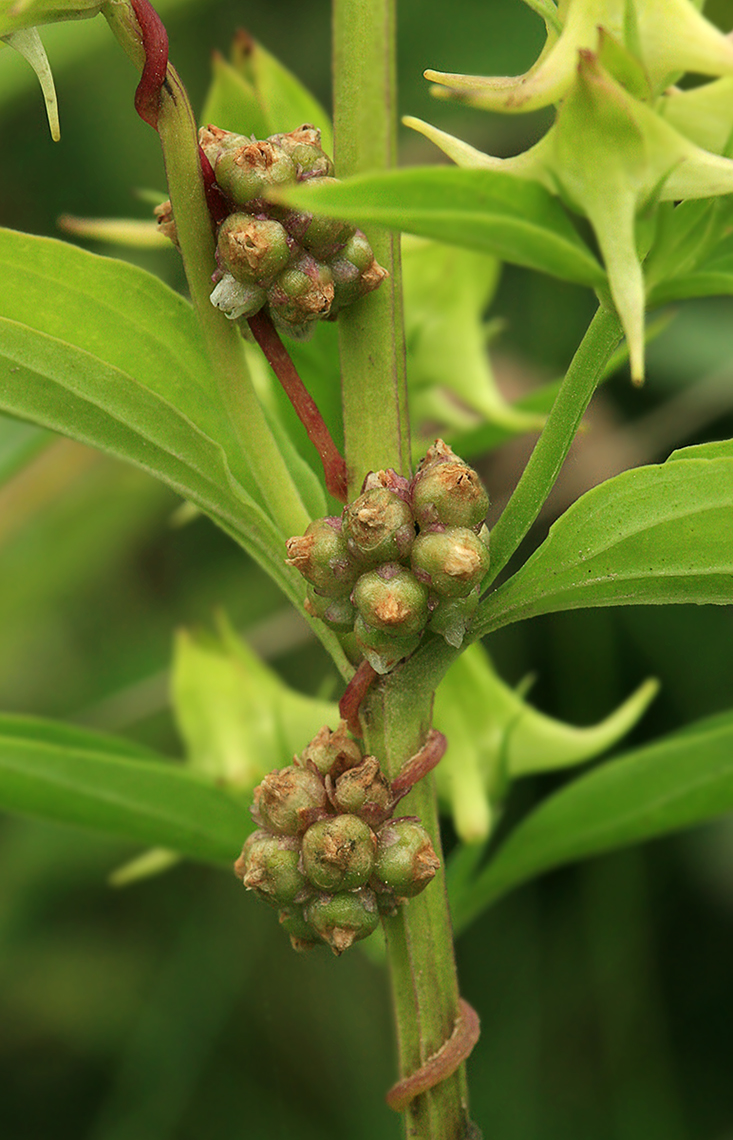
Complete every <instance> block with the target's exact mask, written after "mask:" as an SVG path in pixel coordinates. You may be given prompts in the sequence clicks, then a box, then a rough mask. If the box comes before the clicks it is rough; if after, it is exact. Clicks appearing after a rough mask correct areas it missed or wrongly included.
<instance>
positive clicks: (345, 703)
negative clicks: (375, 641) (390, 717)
mask: <svg viewBox="0 0 733 1140" xmlns="http://www.w3.org/2000/svg"><path fill="white" fill-rule="evenodd" d="M376 675H377V674H376V672H375V671H374V669H372V667H371V665H370V664H369V662H368V661H362V663H361V665H360V666H359V668H358V669H357V670H356V672H355V673H354V676H353V677H352V678H351V680H350V681H349V683H348V685H347V686H346V689H345V691H344V695H343V697H342V698H341V700H340V701H339V713H340V714H341V719H342V720H345V721H346V724H347V727H348V729H349V732H351V733H352V734H353V735H354V736H363V735H364V733H363V731H362V727H361V724H360V722H359V709H360V708H361V702H362V701H363V700H364V697H365V696H366V695H367V692H368V690H369V686H370V685H371V683H372V681H373V680H374V678H375V677H376Z"/></svg>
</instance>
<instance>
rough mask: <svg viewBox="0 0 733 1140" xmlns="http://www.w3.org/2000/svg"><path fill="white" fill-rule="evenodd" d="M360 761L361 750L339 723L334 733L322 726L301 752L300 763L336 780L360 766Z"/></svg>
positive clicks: (326, 726)
mask: <svg viewBox="0 0 733 1140" xmlns="http://www.w3.org/2000/svg"><path fill="white" fill-rule="evenodd" d="M362 759H363V757H362V752H361V748H360V747H359V745H358V744H357V743H356V741H355V740H352V739H351V737H350V736H349V734H348V730H347V728H346V725H345V723H344V722H343V721H341V723H340V724H339V726H338V728H337V729H336V731H335V732H331V729H330V728H329V727H328V725H327V724H324V726H323V728H322V729H321V730H320V732H318V733H316V735H315V736H314V737H313V739H312V740H311V742H310V744H309V745H308V746H307V747H306V748H305V749H304V750H303V752H302V754H301V757H300V762H301V764H302V765H303V767H305V766H306V765H307V764H313V765H314V766H315V767H316V768H317V769H318V771H319V772H320V773H321V775H322V776H325V775H330V776H331V779H332V780H336V779H337V778H338V777H339V776H340V775H341V773H342V772H345V771H346V770H347V769H348V768H354V767H355V766H356V765H357V764H360V763H361V761H362Z"/></svg>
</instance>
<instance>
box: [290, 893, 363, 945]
mask: <svg viewBox="0 0 733 1140" xmlns="http://www.w3.org/2000/svg"><path fill="white" fill-rule="evenodd" d="M304 913H305V918H306V921H307V922H308V923H309V924H310V926H311V927H312V928H313V929H314V930H315V931H317V933H318V934H319V935H320V937H321V938H322V939H323V941H324V942H327V943H328V945H329V946H330V947H331V949H332V950H333V952H334V954H336V955H338V954H343V952H344V950H348V948H349V946H352V945H353V944H354V942H359V941H360V940H361V939H362V938H367V937H368V936H369V935H370V934H371V933H372V932H373V931H374V930H376V928H377V926H378V925H379V910H378V908H377V900H376V898H375V896H374V891H371V890H369V888H368V887H362V888H361V889H360V890H357V891H343V892H341V893H340V894H336V895H318V897H317V898H315V899H313V901H312V902H311V903H309V904H308V906H307V907H306V908H305V912H304Z"/></svg>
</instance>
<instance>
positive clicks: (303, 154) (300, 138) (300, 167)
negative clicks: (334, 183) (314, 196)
mask: <svg viewBox="0 0 733 1140" xmlns="http://www.w3.org/2000/svg"><path fill="white" fill-rule="evenodd" d="M269 141H270V142H272V143H275V144H276V145H277V146H279V147H280V148H281V149H282V150H284V151H285V153H286V154H287V155H288V156H289V157H290V158H291V159H292V161H293V162H294V163H295V166H296V168H297V171H298V180H299V181H301V180H302V179H305V178H308V179H310V178H323V177H328V176H330V175H332V174H333V163H332V162H331V159H330V158H329V157H328V155H327V154H326V153H325V152H324V151H323V149H322V147H321V132H320V131H319V130H318V128H317V127H314V126H312V125H311V124H310V123H304V124H303V126H302V127H298V129H297V130H296V131H290V132H289V133H288V134H281V135H271V136H270V140H269Z"/></svg>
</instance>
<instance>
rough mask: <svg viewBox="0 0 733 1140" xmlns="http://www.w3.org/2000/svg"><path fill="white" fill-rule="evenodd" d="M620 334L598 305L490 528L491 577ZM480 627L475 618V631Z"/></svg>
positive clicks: (540, 502) (540, 497) (532, 513)
mask: <svg viewBox="0 0 733 1140" xmlns="http://www.w3.org/2000/svg"><path fill="white" fill-rule="evenodd" d="M622 335H623V334H622V330H621V325H620V322H619V319H618V317H617V316H616V314H615V313H612V312H610V311H609V310H608V309H604V308H603V307H599V308H598V310H597V311H596V314H595V316H594V317H593V320H592V321H591V323H590V325H589V326H588V328H587V330H586V333H585V336H584V337H583V340H582V341H581V343H580V345H579V347H578V351H577V352H576V353H575V356H574V357H573V359H572V361H571V363H570V367H569V368H568V370H567V373H566V374H565V379H564V380H563V382H562V385H561V387H560V390H559V392H558V394H557V396H556V397H555V403H554V404H553V405H552V411H551V412H550V414H549V416H548V417H547V422H546V423H545V427H544V429H543V432H542V435H541V436H540V438H539V439H538V440H537V443H536V445H535V449H534V451H533V452H532V455H531V456H530V460H529V463H528V464H527V466H526V467H525V469H524V471H523V472H522V477H521V479H520V480H519V482H518V483H517V486H516V487H515V489H514V494H513V495H512V497H511V499H510V500H509V502H508V503H507V505H506V508H505V509H504V513H503V514H502V516H501V518H500V519H499V521H498V522H497V523H496V525H495V527H494V528H493V530H492V532H491V576H492V578H496V576H497V574H499V573H500V571H501V570H503V569H504V567H505V566H506V564H507V562H508V561H509V559H510V558H511V556H512V554H514V551H515V550H516V549H517V547H518V546H519V544H520V542H521V541H522V539H523V538H524V537H525V535H526V534H527V532H528V531H529V529H530V527H531V526H532V524H533V523H534V522H535V520H536V519H537V516H538V515H539V513H540V511H541V510H542V507H543V506H544V504H545V502H546V500H547V496H548V495H549V493H550V491H551V490H552V488H553V486H554V484H555V480H556V479H557V477H558V475H559V473H560V468H561V467H562V465H563V463H564V462H565V457H566V456H567V454H568V451H569V450H570V445H571V444H572V442H573V440H574V439H575V435H576V432H577V430H578V428H579V427H580V421H581V420H582V418H583V416H584V415H585V412H586V409H587V407H588V404H589V403H590V401H591V397H592V396H593V393H594V392H595V390H596V388H597V387H598V384H599V383H600V381H601V380H602V379H603V372H604V369H605V366H606V364H607V363H608V360H609V358H610V357H611V355H612V353H613V352H614V350H615V349H616V347H617V345H618V343H619V341H620V340H621V336H622ZM484 584H485V585H486V584H488V583H484ZM479 613H480V611H479ZM479 629H480V618H477V620H476V621H475V623H474V631H478V630H479ZM476 636H479V633H478V632H476Z"/></svg>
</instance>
